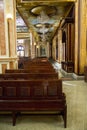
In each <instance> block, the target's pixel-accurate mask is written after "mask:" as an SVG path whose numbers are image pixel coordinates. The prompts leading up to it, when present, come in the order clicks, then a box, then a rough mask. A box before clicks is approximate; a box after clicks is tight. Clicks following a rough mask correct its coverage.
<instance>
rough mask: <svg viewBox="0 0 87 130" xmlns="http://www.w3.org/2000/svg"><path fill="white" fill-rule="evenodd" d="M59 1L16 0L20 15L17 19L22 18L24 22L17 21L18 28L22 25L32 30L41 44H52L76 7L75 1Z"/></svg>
mask: <svg viewBox="0 0 87 130" xmlns="http://www.w3.org/2000/svg"><path fill="white" fill-rule="evenodd" d="M57 1H58V0H56V1H55V0H49V1H48V0H42V1H41V0H16V3H17V5H16V7H17V12H18V13H17V14H19V15H17V19H18V18H20V16H21V17H22V19H23V21H22V20H19V22H18V21H17V26H19V24H20V26H21V24H22V26H23V27H25V28H28V30H31V31H32V32H33V35H34V37H35V39H36V40H37V39H38V40H39V41H40V42H47V41H48V42H50V41H51V40H52V37H53V36H54V34H55V32H56V30H57V29H58V28H59V27H60V24H61V21H62V20H64V19H65V18H66V17H67V16H68V14H69V12H70V10H71V9H72V7H73V5H74V0H73V1H72V0H71V1H69V2H68V1H67V0H66V1H63V0H61V1H59V2H57ZM20 19H21V18H20ZM20 21H21V22H20ZM19 30H20V29H19ZM25 30H26V29H25Z"/></svg>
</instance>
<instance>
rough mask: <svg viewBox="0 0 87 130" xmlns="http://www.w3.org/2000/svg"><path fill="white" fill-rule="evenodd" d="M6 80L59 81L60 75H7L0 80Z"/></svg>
mask: <svg viewBox="0 0 87 130" xmlns="http://www.w3.org/2000/svg"><path fill="white" fill-rule="evenodd" d="M5 79H35V80H37V79H58V73H5V74H0V80H5Z"/></svg>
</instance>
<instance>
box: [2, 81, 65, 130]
mask: <svg viewBox="0 0 87 130" xmlns="http://www.w3.org/2000/svg"><path fill="white" fill-rule="evenodd" d="M0 111H10V112H12V119H13V126H14V125H15V124H16V114H17V113H18V112H22V111H46V112H47V111H54V112H55V111H58V114H61V115H62V116H63V119H64V127H65V128H66V127H67V105H66V96H65V94H64V93H63V92H62V80H2V81H0Z"/></svg>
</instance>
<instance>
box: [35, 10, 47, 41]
mask: <svg viewBox="0 0 87 130" xmlns="http://www.w3.org/2000/svg"><path fill="white" fill-rule="evenodd" d="M48 21H49V16H48V15H47V14H46V12H45V11H44V10H42V11H41V12H40V14H39V16H37V23H38V24H37V27H39V29H38V32H40V33H41V34H42V39H41V40H42V42H43V43H45V42H46V41H47V36H46V33H47V32H48V31H49V28H48V27H46V25H47V23H48ZM39 25H40V26H39Z"/></svg>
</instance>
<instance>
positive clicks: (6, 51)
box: [0, 0, 17, 73]
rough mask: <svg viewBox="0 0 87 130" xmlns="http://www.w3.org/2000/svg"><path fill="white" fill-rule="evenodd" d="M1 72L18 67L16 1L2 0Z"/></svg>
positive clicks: (0, 30)
mask: <svg viewBox="0 0 87 130" xmlns="http://www.w3.org/2000/svg"><path fill="white" fill-rule="evenodd" d="M0 35H1V36H0V73H4V72H5V69H9V68H17V53H16V3H15V0H11V1H9V0H0Z"/></svg>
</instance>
